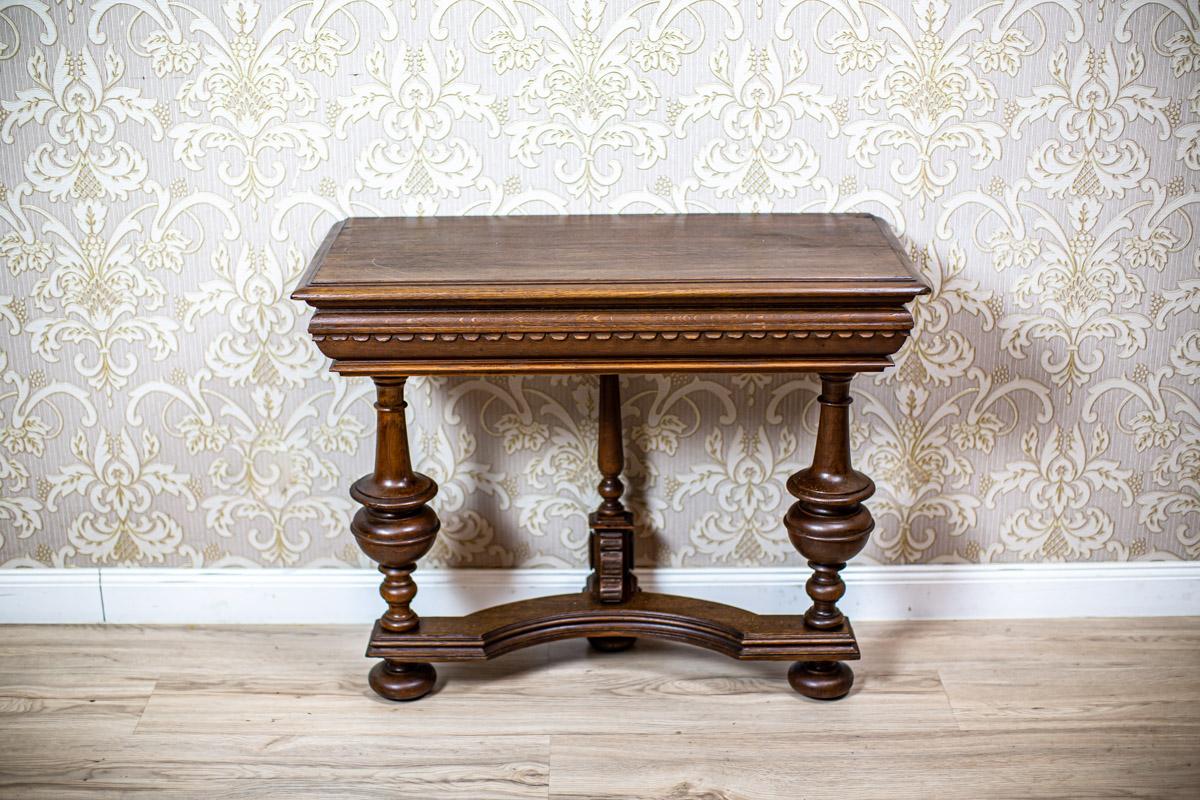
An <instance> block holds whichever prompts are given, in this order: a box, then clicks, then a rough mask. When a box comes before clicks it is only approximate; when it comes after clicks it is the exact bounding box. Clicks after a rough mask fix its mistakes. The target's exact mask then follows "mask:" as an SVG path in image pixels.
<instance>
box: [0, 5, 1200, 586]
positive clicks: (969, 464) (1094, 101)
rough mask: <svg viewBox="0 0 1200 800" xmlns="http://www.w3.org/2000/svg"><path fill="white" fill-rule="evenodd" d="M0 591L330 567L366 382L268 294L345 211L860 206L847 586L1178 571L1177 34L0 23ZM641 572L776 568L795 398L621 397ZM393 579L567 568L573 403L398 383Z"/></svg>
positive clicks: (1183, 337) (70, 11)
mask: <svg viewBox="0 0 1200 800" xmlns="http://www.w3.org/2000/svg"><path fill="white" fill-rule="evenodd" d="M0 142H2V144H0V275H2V276H3V280H2V282H0V376H2V381H0V563H3V564H4V565H5V566H8V567H20V566H38V565H52V566H94V565H118V564H120V565H179V566H323V565H331V566H336V565H359V566H362V565H365V564H366V562H365V561H362V560H361V559H360V556H359V555H358V552H357V549H356V548H355V546H354V545H353V543H352V539H351V537H350V536H349V535H348V522H349V515H350V514H351V512H352V506H351V502H350V500H349V498H348V496H347V493H346V487H347V486H348V484H349V482H350V481H351V480H352V479H353V478H355V477H357V476H358V475H359V474H361V473H363V472H366V471H367V470H368V468H369V466H370V460H371V457H370V449H369V447H368V442H369V436H370V435H371V432H372V431H371V428H372V411H371V407H370V403H371V392H370V386H369V384H367V383H365V382H362V381H345V380H340V379H338V380H335V379H332V378H331V377H330V376H329V375H328V374H327V371H326V364H325V362H324V361H323V359H322V358H321V357H320V355H319V354H318V353H317V352H316V350H315V349H314V348H313V346H312V344H311V343H310V342H309V340H308V337H307V336H306V334H305V331H304V328H305V322H306V318H307V310H306V309H305V308H304V307H302V306H300V305H299V304H297V303H294V302H292V301H290V300H289V299H288V293H289V291H290V289H291V287H292V286H293V285H294V284H295V282H296V281H297V279H298V277H299V275H300V272H301V270H302V269H303V267H304V266H305V263H306V260H307V259H308V258H309V257H310V256H311V254H312V253H313V251H314V250H315V249H316V246H317V243H318V242H319V240H320V238H321V237H322V236H323V235H324V233H325V232H326V231H327V230H328V228H329V226H330V224H331V223H332V222H333V221H335V220H337V219H339V218H341V217H345V216H348V215H366V214H553V213H563V212H573V213H595V214H607V213H621V212H634V211H637V212H648V211H661V212H689V213H704V212H710V211H733V210H745V211H758V210H772V209H773V210H778V211H850V210H856V211H857V210H862V211H871V212H874V213H877V214H879V215H881V216H883V217H884V218H885V219H887V220H888V221H889V222H890V223H891V224H892V225H893V226H894V227H895V228H896V229H897V231H898V232H899V233H900V234H901V235H902V237H903V238H904V240H905V241H906V243H908V245H909V246H910V247H911V253H912V256H913V260H914V261H915V263H916V264H917V265H918V267H919V269H920V271H921V273H922V275H923V277H924V279H925V280H926V282H928V283H929V284H931V285H932V286H933V287H934V291H933V293H932V294H931V295H930V296H928V297H925V298H922V299H920V300H919V301H918V302H917V304H916V308H915V315H916V320H917V327H916V331H915V336H916V342H915V344H913V345H911V346H909V347H908V348H907V349H906V350H904V351H903V352H902V353H901V354H900V356H899V358H898V359H897V360H898V368H897V369H895V370H894V371H892V372H891V373H889V374H886V375H883V376H880V377H878V378H875V377H865V378H860V379H858V380H857V381H856V385H857V397H858V401H857V403H856V405H855V418H854V444H855V446H856V448H857V451H856V452H857V459H858V463H859V465H861V466H862V467H863V468H864V469H865V470H866V471H868V472H869V474H871V475H873V476H874V477H876V479H877V481H878V483H879V492H878V494H877V495H876V496H875V498H874V499H873V500H872V501H871V502H870V504H869V505H870V508H871V510H872V511H873V513H874V514H875V516H876V518H877V519H878V521H879V527H878V528H877V531H876V535H875V537H874V539H873V543H872V544H871V545H870V547H869V549H868V550H867V551H866V554H865V558H867V559H875V560H877V561H881V562H896V563H901V562H935V561H942V562H946V561H971V562H986V561H1045V560H1131V559H1163V558H1168V559H1195V558H1197V557H1200V405H1198V397H1200V390H1198V387H1197V383H1198V382H1200V324H1198V323H1200V241H1197V233H1196V223H1197V220H1198V209H1200V191H1198V186H1200V5H1198V4H1197V2H1196V0H1125V2H1115V1H1114V0H993V1H992V2H966V1H965V0H964V1H962V2H947V0H915V1H913V0H757V2H738V0H645V1H639V0H629V1H628V2H625V1H623V0H607V2H606V1H605V0H554V1H551V2H542V0H437V1H436V2H432V1H430V2H427V1H426V0H406V1H403V2H394V3H393V2H389V1H388V0H292V1H291V2H286V3H285V2H263V3H256V2H252V1H251V0H226V2H222V3H218V2H210V1H209V0H190V2H167V1H166V0H0ZM623 386H624V393H625V414H626V423H627V426H628V430H629V434H628V436H629V440H630V441H629V446H628V450H629V457H630V470H629V476H630V482H631V483H632V487H631V495H632V499H633V504H634V506H635V507H636V508H637V510H638V512H639V513H640V514H641V517H642V519H643V521H644V529H643V531H642V534H643V537H642V541H641V545H640V546H641V552H642V558H643V560H645V561H647V562H655V563H659V564H663V565H687V566H691V565H756V564H780V563H784V562H795V561H798V556H796V555H795V553H794V552H793V551H792V548H791V546H790V544H788V542H787V539H786V536H785V533H784V529H783V526H782V524H781V518H782V515H783V513H784V511H785V509H786V507H787V505H788V504H789V501H790V498H789V497H788V496H787V494H786V492H785V491H784V480H785V478H786V476H787V475H788V474H789V473H791V472H793V471H795V470H796V469H797V468H799V467H800V466H801V465H802V464H804V463H806V461H807V459H808V457H809V452H810V448H811V444H812V437H813V429H814V423H815V408H814V400H815V389H816V385H815V383H814V382H813V381H812V380H811V379H808V378H797V377H794V376H778V377H772V376H762V375H746V376H736V377H715V376H714V377H694V376H693V377H679V376H675V377H672V376H661V377H660V376H637V377H629V378H627V379H625V380H624V382H623ZM409 394H410V405H411V408H410V412H411V415H412V428H411V430H412V433H413V438H414V442H415V446H416V450H417V455H418V456H419V462H420V468H421V469H422V470H423V471H425V472H427V473H428V474H430V475H432V476H433V477H434V478H436V480H437V481H438V482H439V483H440V484H441V487H442V488H441V493H440V495H439V497H438V499H437V501H436V505H437V508H438V509H439V511H440V513H441V515H442V518H443V520H444V527H443V532H442V536H441V539H440V542H439V544H438V545H437V548H436V549H435V550H434V552H433V553H432V554H431V556H430V559H429V560H430V561H432V562H434V563H440V564H455V565H462V566H500V565H527V566H540V565H546V566H566V565H579V564H582V563H583V562H584V560H585V558H584V543H585V533H584V528H585V519H584V517H585V513H586V511H587V510H588V509H589V508H591V507H592V506H593V505H594V503H595V502H596V498H595V493H594V489H593V487H594V486H595V483H596V481H597V479H598V475H597V473H596V470H595V468H594V467H593V466H592V462H593V459H594V456H593V453H594V439H595V423H594V421H593V417H594V406H595V403H596V397H595V382H594V378H580V379H575V378H562V379H551V378H537V379H533V378H529V379H522V378H498V379H487V380H483V379H479V380H469V379H460V380H444V379H439V380H434V379H427V380H416V381H414V382H412V383H411V384H410V393H409Z"/></svg>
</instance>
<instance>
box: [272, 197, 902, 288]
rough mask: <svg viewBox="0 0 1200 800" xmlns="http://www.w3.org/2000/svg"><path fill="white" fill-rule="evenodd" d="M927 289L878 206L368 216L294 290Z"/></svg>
mask: <svg viewBox="0 0 1200 800" xmlns="http://www.w3.org/2000/svg"><path fill="white" fill-rule="evenodd" d="M922 290H923V287H922V286H921V284H920V283H919V282H918V281H917V280H916V279H915V278H914V277H913V275H912V272H911V270H910V267H909V264H908V259H907V257H906V256H905V254H904V251H903V248H902V247H901V246H900V244H899V243H898V242H897V241H896V238H895V237H894V236H893V235H892V234H891V231H890V230H889V229H888V227H887V225H886V224H885V223H884V222H882V220H880V219H879V218H877V217H875V216H873V215H870V214H645V215H591V216H509V217H483V216H478V217H378V218H371V217H359V218H353V219H349V220H345V221H344V222H341V223H338V224H337V225H335V226H334V228H333V230H331V231H330V233H329V236H328V237H327V238H326V240H325V242H324V243H323V244H322V246H321V248H320V250H319V251H318V253H317V254H316V256H315V257H314V258H313V262H312V266H311V267H310V268H309V271H308V274H307V275H306V276H305V278H304V280H303V281H302V282H301V285H300V287H299V288H298V289H297V291H296V292H295V294H294V297H296V298H297V299H301V300H305V301H308V302H309V303H310V304H312V305H314V306H316V307H318V308H324V307H337V306H342V307H345V306H356V307H388V306H395V305H396V304H403V306H405V307H408V308H412V307H417V306H425V307H435V306H444V305H448V304H462V303H471V302H479V303H486V304H504V305H507V304H510V303H515V304H523V303H538V304H540V303H550V304H567V305H592V304H595V305H597V306H601V307H612V306H613V305H627V304H633V305H637V304H647V303H668V304H674V303H676V302H679V301H692V300H709V301H714V302H722V301H724V302H729V303H738V304H742V303H744V302H745V301H746V300H749V299H755V298H758V299H763V300H768V301H770V302H787V301H789V300H807V301H813V300H819V299H822V298H845V297H847V296H853V297H856V298H858V299H860V300H866V301H870V300H871V299H872V298H875V299H886V300H899V301H900V302H904V301H906V300H908V299H911V298H912V297H913V296H914V295H916V294H918V293H920V292H921V291H922Z"/></svg>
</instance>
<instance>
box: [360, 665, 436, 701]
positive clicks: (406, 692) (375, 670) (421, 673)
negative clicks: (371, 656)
mask: <svg viewBox="0 0 1200 800" xmlns="http://www.w3.org/2000/svg"><path fill="white" fill-rule="evenodd" d="M436 680H437V672H435V671H434V669H433V665H432V664H406V663H402V662H398V661H388V660H384V661H380V662H379V663H378V664H376V665H375V666H373V667H371V673H370V675H368V676H367V682H368V683H370V684H371V688H372V689H374V690H375V694H377V695H379V696H380V697H382V698H383V699H385V700H417V699H419V698H422V697H424V696H425V695H427V694H429V692H430V690H431V689H433V684H434V681H436Z"/></svg>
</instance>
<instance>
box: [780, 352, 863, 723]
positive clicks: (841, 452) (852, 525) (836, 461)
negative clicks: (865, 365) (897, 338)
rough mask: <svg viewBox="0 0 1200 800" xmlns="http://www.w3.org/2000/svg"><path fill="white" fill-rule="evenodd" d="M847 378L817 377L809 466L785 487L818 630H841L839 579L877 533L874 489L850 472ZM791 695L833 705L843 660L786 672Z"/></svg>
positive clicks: (844, 672) (841, 690)
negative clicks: (870, 507)
mask: <svg viewBox="0 0 1200 800" xmlns="http://www.w3.org/2000/svg"><path fill="white" fill-rule="evenodd" d="M853 377H854V376H853V375H850V374H840V373H839V374H822V375H821V396H820V397H819V398H818V399H817V400H818V402H819V403H820V404H821V416H820V420H819V422H818V425H817V443H816V447H815V449H814V450H813V460H812V466H810V467H808V468H807V469H802V470H800V471H799V472H797V473H796V474H795V475H792V476H791V478H790V479H789V480H788V483H787V488H788V492H789V493H790V494H791V495H792V496H793V497H795V498H796V502H795V503H794V504H793V505H792V507H791V508H790V509H789V510H788V512H787V515H786V516H785V517H784V525H786V526H787V530H788V535H789V537H790V538H791V540H792V544H793V545H795V547H796V549H797V550H799V551H800V553H801V554H802V555H803V556H804V557H805V558H807V559H808V565H809V566H810V567H812V569H813V574H812V577H811V578H809V579H808V584H807V585H806V586H805V589H806V590H807V591H808V596H809V597H811V598H812V601H813V602H812V607H810V608H809V609H808V611H806V612H805V614H804V622H805V624H806V625H807V626H808V627H810V628H814V629H816V630H823V631H824V630H833V629H836V628H840V627H841V626H842V624H843V623H844V622H845V617H843V616H842V612H841V611H840V610H838V607H837V601H838V600H839V599H841V597H842V595H843V594H845V592H846V585H845V584H844V583H843V582H842V578H841V576H840V575H839V574H838V573H839V572H840V571H841V569H842V568H843V567H845V566H846V562H847V561H849V560H850V559H851V558H853V557H854V556H855V555H857V554H858V553H859V551H861V550H862V549H863V546H865V545H866V543H867V537H869V536H870V535H871V530H872V529H873V528H874V527H875V522H874V520H872V519H871V513H870V512H869V511H867V509H866V508H865V507H864V506H863V505H862V502H863V501H864V500H866V499H867V498H868V497H870V496H871V495H872V494H874V493H875V484H874V483H873V482H872V481H871V479H870V478H868V477H867V476H866V475H863V474H862V473H861V472H857V471H855V470H854V468H853V467H851V465H850V403H851V398H850V380H851V378H853ZM788 682H789V683H791V685H792V688H793V689H795V690H796V691H797V692H799V693H800V694H803V695H805V696H806V697H812V698H816V699H820V700H836V699H837V698H839V697H844V696H845V695H846V694H847V693H848V692H849V691H850V687H851V686H852V685H853V683H854V673H853V672H852V671H851V670H850V667H849V666H847V665H846V664H845V663H844V662H841V661H797V662H796V663H794V664H793V665H792V667H791V669H790V670H788Z"/></svg>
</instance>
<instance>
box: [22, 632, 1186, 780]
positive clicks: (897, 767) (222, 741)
mask: <svg viewBox="0 0 1200 800" xmlns="http://www.w3.org/2000/svg"><path fill="white" fill-rule="evenodd" d="M855 629H856V631H857V632H858V635H859V637H860V640H861V644H862V648H863V652H864V654H865V659H864V660H863V661H861V662H858V663H857V664H855V673H856V675H857V678H858V680H857V683H856V685H855V688H854V691H853V692H852V693H851V695H850V696H849V697H847V698H846V699H845V700H842V701H840V702H837V703H819V702H817V701H812V700H806V699H804V698H802V697H800V696H799V695H797V694H795V693H794V692H792V691H791V690H790V689H789V688H788V687H787V683H786V681H785V679H784V673H785V671H786V664H783V663H777V664H772V663H739V662H736V661H732V660H729V659H726V658H723V657H721V656H718V655H714V654H711V653H707V652H705V651H702V650H695V649H691V648H686V647H682V646H675V645H669V644H664V643H660V642H654V641H643V642H640V643H639V644H638V645H637V647H635V648H634V649H633V650H631V651H628V652H625V653H615V654H599V653H593V652H591V651H590V650H589V649H588V648H587V646H586V643H584V642H583V641H582V640H576V641H568V642H557V643H555V644H551V645H547V646H543V647H537V648H532V649H529V650H525V651H522V652H519V653H515V654H512V655H510V656H506V657H504V658H501V659H498V660H496V661H493V662H489V663H486V664H463V665H439V666H438V671H439V674H440V680H439V683H438V688H437V689H436V690H435V693H434V694H433V695H431V696H429V697H427V698H425V699H424V700H421V701H419V702H417V703H412V704H392V703H387V702H384V701H381V700H379V699H377V698H376V697H375V696H374V695H373V694H371V692H370V690H369V689H367V686H366V670H367V668H368V666H369V665H370V663H371V662H369V661H368V660H366V659H364V658H363V657H362V651H363V647H364V643H365V640H366V635H367V630H366V628H365V627H349V628H348V627H332V626H330V627H314V628H296V627H194V626H180V627H126V626H108V627H105V626H83V627H72V626H57V627H50V626H7V627H0V797H3V798H41V797H46V798H69V797H77V796H84V797H129V796H144V797H154V798H159V797H163V798H190V797H196V798H201V797H203V798H225V797H239V798H241V797H244V798H272V797H306V798H312V797H318V798H324V797H336V798H343V797H347V798H357V797H363V798H367V797H371V798H381V797H382V798H388V797H400V798H470V799H471V800H486V799H487V798H543V799H544V800H550V799H551V798H554V799H556V800H557V799H563V800H565V799H566V798H572V799H581V798H588V799H591V798H596V799H600V798H603V799H604V800H608V799H609V798H623V799H625V798H627V799H629V800H633V799H635V798H636V799H637V800H645V799H648V798H654V799H655V800H759V799H760V798H762V799H763V800H766V799H768V798H772V799H773V798H780V799H781V800H782V799H784V798H786V800H802V799H803V798H813V799H814V800H815V799H816V798H827V797H844V798H888V799H889V800H897V799H899V798H922V800H925V799H926V798H964V799H966V798H970V800H980V799H981V798H1070V799H1071V800H1079V799H1080V798H1092V797H1096V798H1112V797H1144V798H1192V799H1195V798H1200V619H1194V618H1186V619H1180V618H1177V619H1142V620H1049V621H1045V620H1040V621H1020V622H903V623H866V622H860V623H856V624H855Z"/></svg>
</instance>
